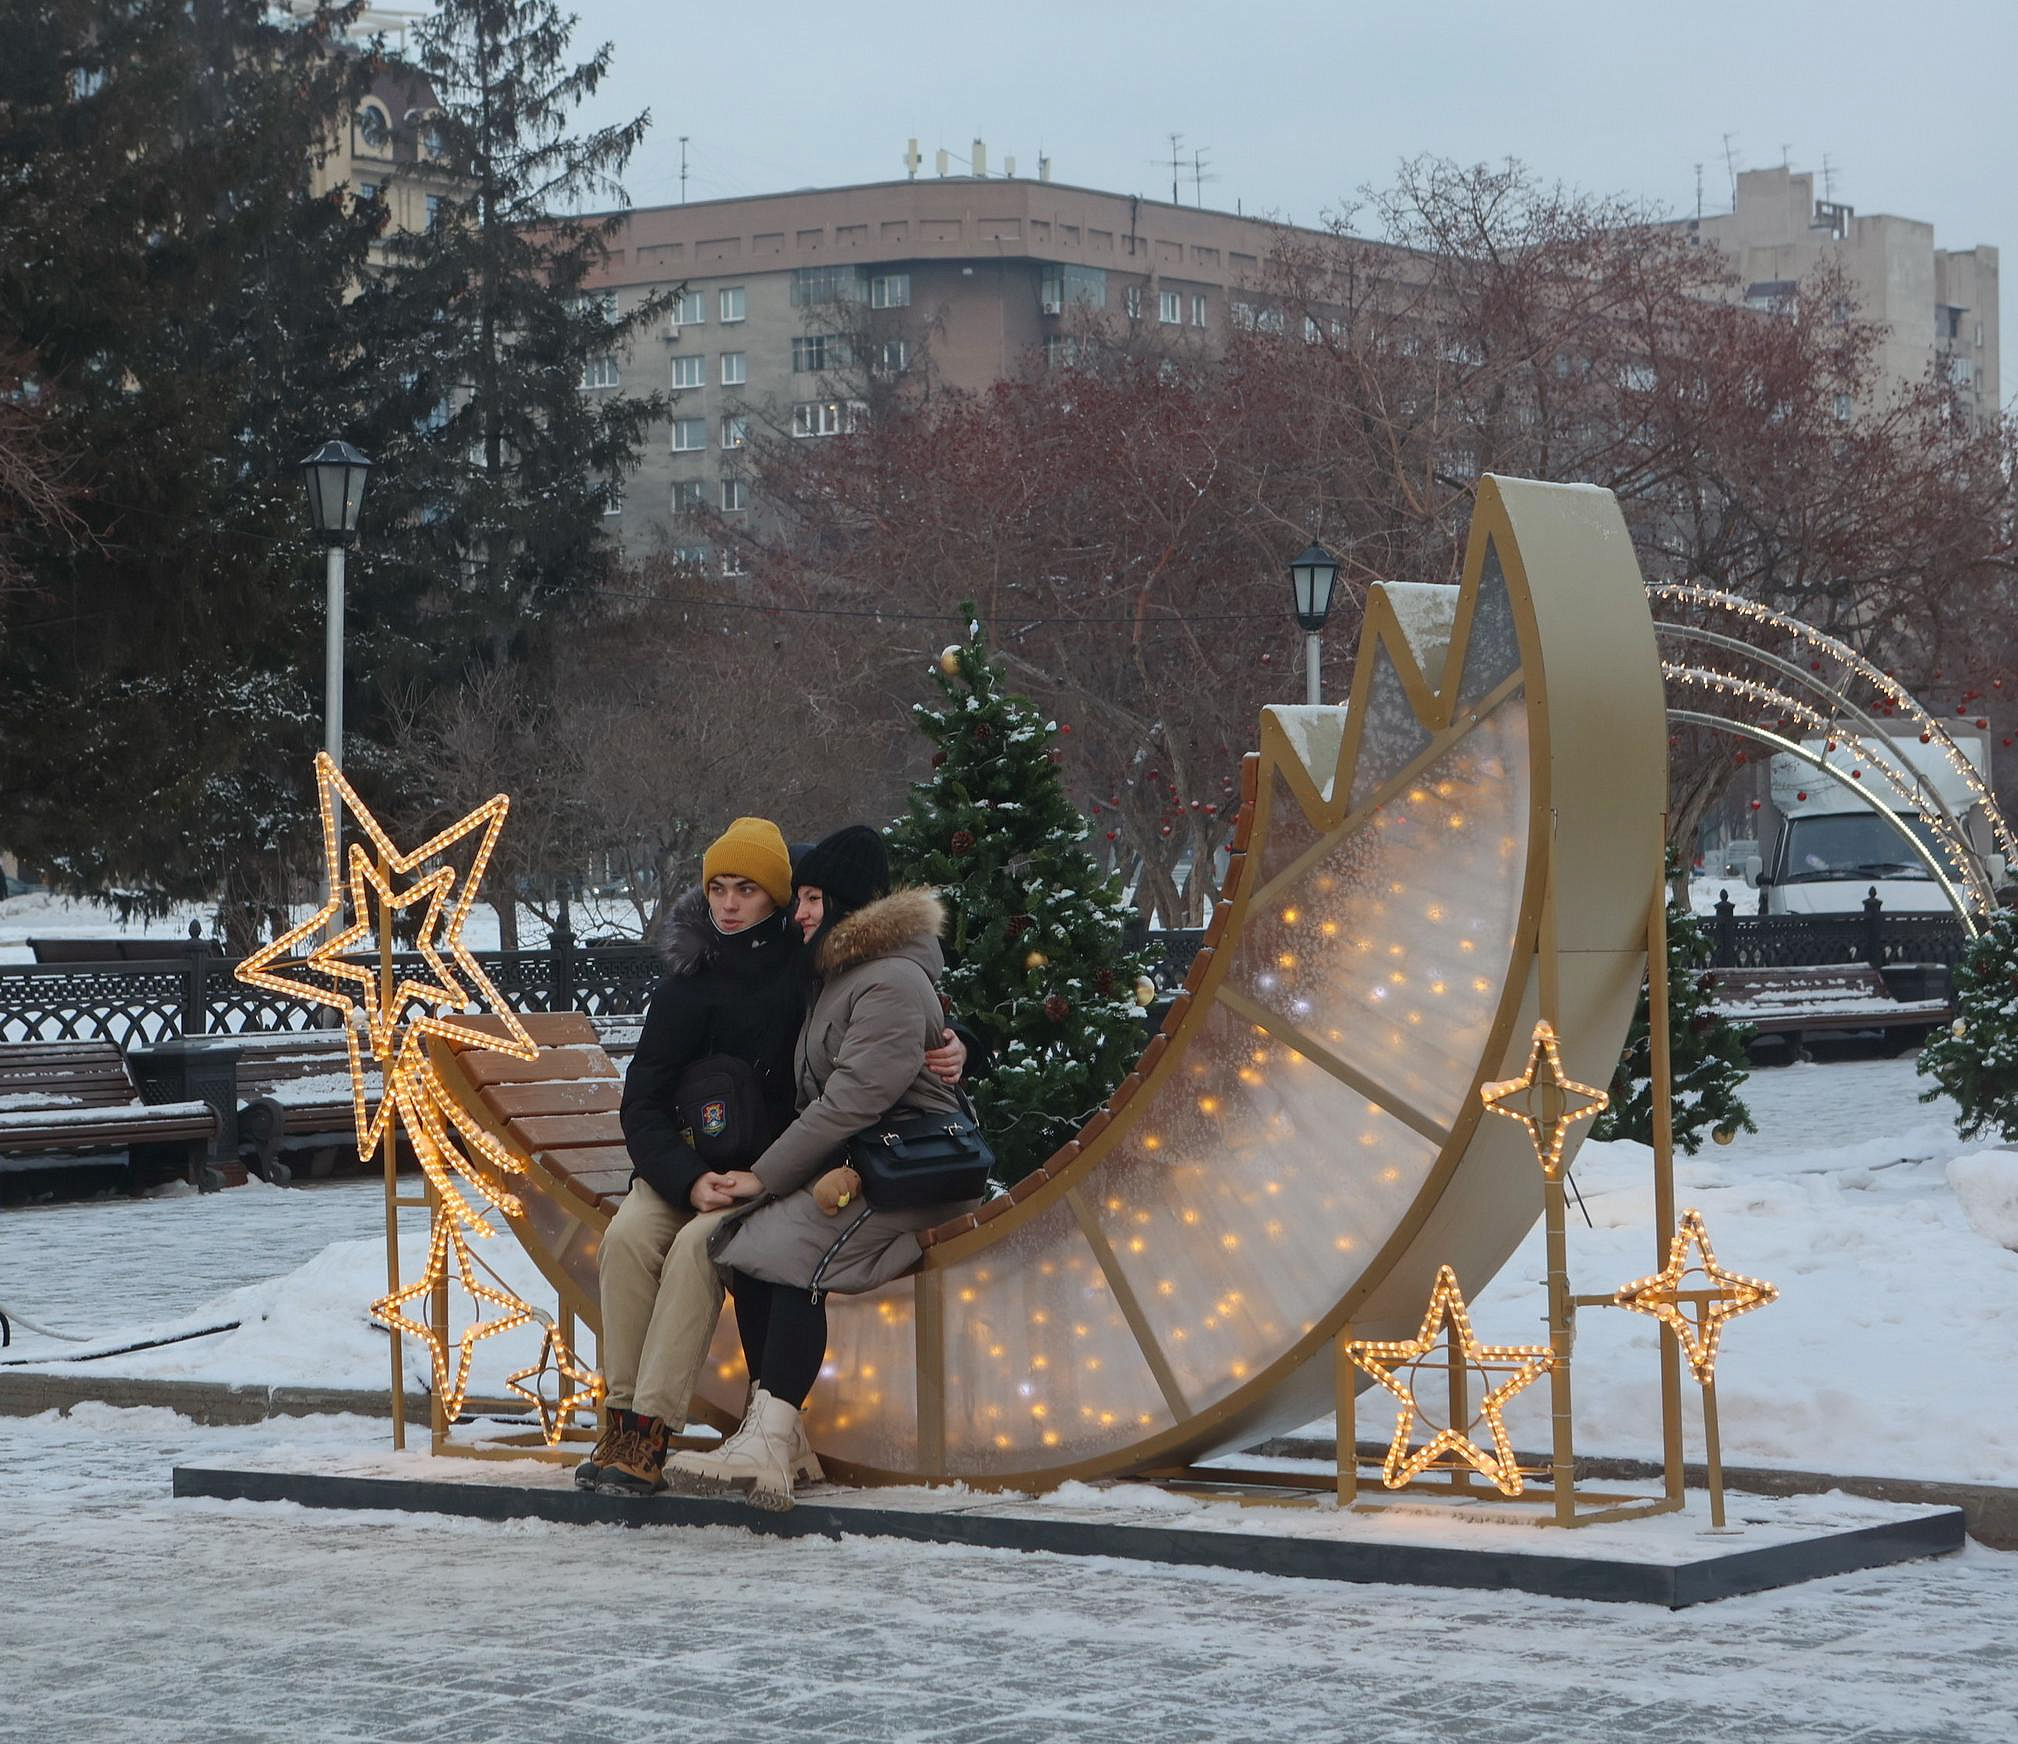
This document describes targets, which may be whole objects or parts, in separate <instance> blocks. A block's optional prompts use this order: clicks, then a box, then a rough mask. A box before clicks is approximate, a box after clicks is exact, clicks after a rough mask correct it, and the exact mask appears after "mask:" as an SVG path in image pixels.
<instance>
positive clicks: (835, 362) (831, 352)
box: [792, 333, 854, 375]
mask: <svg viewBox="0 0 2018 1744" xmlns="http://www.w3.org/2000/svg"><path fill="white" fill-rule="evenodd" d="M852 362H854V358H853V356H852V355H851V353H850V349H849V345H848V341H847V337H846V336H845V335H844V334H840V333H805V334H801V335H800V336H799V337H798V338H796V339H794V340H793V341H792V373H793V374H794V375H817V374H819V373H820V371H822V370H826V369H846V368H847V367H848V366H849V364H851V363H852Z"/></svg>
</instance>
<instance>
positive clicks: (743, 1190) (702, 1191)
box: [687, 1169, 764, 1211]
mask: <svg viewBox="0 0 2018 1744" xmlns="http://www.w3.org/2000/svg"><path fill="white" fill-rule="evenodd" d="M763 1190H764V1183H763V1182H762V1181H760V1180H758V1179H757V1177H756V1176H755V1175H753V1174H752V1173H751V1172H750V1171H749V1170H748V1169H721V1170H716V1169H710V1170H709V1171H708V1172H707V1173H706V1174H705V1175H703V1176H702V1177H701V1178H700V1179H699V1180H698V1181H696V1182H695V1183H694V1185H693V1188H692V1190H691V1191H689V1193H688V1194H687V1197H688V1199H689V1200H691V1201H692V1203H693V1207H694V1209H695V1210H696V1211H726V1210H728V1208H729V1207H730V1206H731V1205H737V1204H740V1203H741V1202H742V1201H743V1200H745V1199H754V1198H756V1197H757V1195H758V1194H759V1193H761V1192H763Z"/></svg>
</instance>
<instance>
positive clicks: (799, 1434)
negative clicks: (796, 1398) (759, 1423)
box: [709, 1381, 827, 1484]
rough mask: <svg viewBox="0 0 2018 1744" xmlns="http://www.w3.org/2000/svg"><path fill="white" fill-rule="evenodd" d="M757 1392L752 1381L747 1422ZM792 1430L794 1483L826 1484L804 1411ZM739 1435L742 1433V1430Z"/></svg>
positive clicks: (746, 1391)
mask: <svg viewBox="0 0 2018 1744" xmlns="http://www.w3.org/2000/svg"><path fill="white" fill-rule="evenodd" d="M757 1392H758V1387H757V1383H756V1382H755V1381H752V1382H751V1383H750V1384H749V1386H748V1387H747V1388H746V1389H744V1392H743V1417H744V1420H745V1421H747V1420H748V1418H749V1415H750V1401H751V1400H752V1399H754V1398H755V1397H756V1396H757ZM792 1428H793V1431H794V1435H795V1439H794V1443H793V1447H792V1477H793V1479H794V1481H796V1482H798V1483H802V1484H824V1483H825V1482H826V1481H827V1474H826V1473H825V1472H824V1471H822V1470H821V1469H820V1456H819V1455H818V1454H817V1453H815V1452H814V1451H813V1444H812V1442H811V1441H809V1440H808V1439H807V1438H806V1413H805V1412H804V1411H801V1412H800V1413H799V1414H798V1416H797V1417H796V1418H794V1419H793V1422H792ZM737 1433H740V1430H738V1431H737ZM723 1445H724V1446H726V1445H727V1443H726V1442H725V1443H724V1444H723ZM709 1451H711V1452H715V1453H719V1452H720V1451H721V1448H713V1449H710V1450H709Z"/></svg>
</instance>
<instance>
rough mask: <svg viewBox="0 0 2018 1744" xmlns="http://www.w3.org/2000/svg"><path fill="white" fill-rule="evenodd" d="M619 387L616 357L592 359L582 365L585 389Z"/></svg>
mask: <svg viewBox="0 0 2018 1744" xmlns="http://www.w3.org/2000/svg"><path fill="white" fill-rule="evenodd" d="M616 385H617V360H616V359H615V358H614V357H591V358H589V359H588V360H587V361H586V362H585V363H583V365H582V386H583V387H585V388H613V387H615V386H616Z"/></svg>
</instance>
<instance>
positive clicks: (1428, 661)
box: [1379, 581, 1462, 684]
mask: <svg viewBox="0 0 2018 1744" xmlns="http://www.w3.org/2000/svg"><path fill="white" fill-rule="evenodd" d="M1379 586H1380V591H1381V592H1382V593H1384V594H1386V595H1387V598H1388V603H1389V604H1390V605H1392V606H1393V607H1394V615H1395V618H1396V620H1397V621H1398V622H1399V623H1400V625H1401V633H1402V635H1403V636H1404V637H1406V638H1407V640H1408V646H1409V652H1410V653H1412V654H1413V655H1414V656H1415V660H1416V664H1417V665H1418V666H1420V667H1421V668H1422V672H1423V676H1424V677H1425V678H1427V679H1428V680H1429V681H1430V683H1431V684H1435V683H1436V682H1437V680H1438V679H1439V678H1440V677H1441V676H1442V674H1443V662H1444V656H1445V655H1446V654H1447V653H1448V652H1449V651H1450V633H1451V630H1452V628H1453V627H1454V626H1455V625H1456V623H1457V601H1458V595H1459V593H1460V592H1461V591H1462V590H1461V589H1459V588H1456V587H1452V586H1450V585H1449V584H1448V583H1445V582H1435V581H1383V582H1381V583H1380V584H1379Z"/></svg>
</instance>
